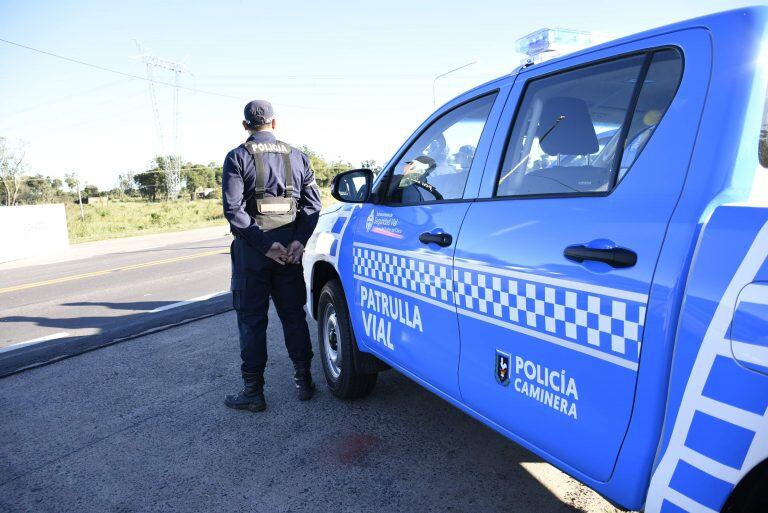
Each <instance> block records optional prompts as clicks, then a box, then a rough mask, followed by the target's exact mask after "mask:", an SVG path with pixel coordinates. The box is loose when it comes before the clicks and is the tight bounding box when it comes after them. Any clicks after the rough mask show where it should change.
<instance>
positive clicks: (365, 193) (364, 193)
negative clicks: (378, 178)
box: [331, 169, 373, 203]
mask: <svg viewBox="0 0 768 513" xmlns="http://www.w3.org/2000/svg"><path fill="white" fill-rule="evenodd" d="M372 183H373V171H371V170H370V169H353V170H352V171H345V172H343V173H339V174H338V175H336V176H334V177H333V180H332V181H331V196H333V197H334V198H336V199H337V200H339V201H343V202H344V203H365V202H366V201H368V198H369V196H370V195H371V184H372Z"/></svg>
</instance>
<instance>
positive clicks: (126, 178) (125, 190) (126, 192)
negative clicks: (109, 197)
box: [115, 173, 136, 201]
mask: <svg viewBox="0 0 768 513" xmlns="http://www.w3.org/2000/svg"><path fill="white" fill-rule="evenodd" d="M115 192H116V193H117V195H118V196H119V198H120V200H121V201H122V200H124V199H125V197H126V196H133V195H135V194H136V183H135V182H134V180H133V173H124V174H120V175H117V188H116V190H115Z"/></svg>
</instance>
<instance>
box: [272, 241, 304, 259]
mask: <svg viewBox="0 0 768 513" xmlns="http://www.w3.org/2000/svg"><path fill="white" fill-rule="evenodd" d="M303 253H304V245H303V244H302V243H301V242H299V241H297V240H295V241H293V242H291V243H290V244H289V245H288V247H287V248H286V247H285V246H283V245H282V244H280V243H279V242H273V243H272V246H270V248H269V250H268V251H267V253H266V255H267V257H268V258H271V259H272V260H274V261H275V262H277V263H278V264H280V265H285V264H298V263H299V262H301V256H302V254H303Z"/></svg>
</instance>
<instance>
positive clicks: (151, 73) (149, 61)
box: [134, 39, 189, 199]
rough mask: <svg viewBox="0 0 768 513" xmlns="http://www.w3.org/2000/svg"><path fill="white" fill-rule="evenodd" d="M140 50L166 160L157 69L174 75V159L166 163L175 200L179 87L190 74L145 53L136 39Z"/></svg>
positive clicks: (178, 163)
mask: <svg viewBox="0 0 768 513" xmlns="http://www.w3.org/2000/svg"><path fill="white" fill-rule="evenodd" d="M134 42H135V43H136V46H137V47H138V49H139V55H137V56H136V57H134V58H135V59H139V60H141V62H143V63H144V64H145V65H146V68H147V83H148V84H149V97H150V101H151V102H152V112H153V114H154V116H155V124H156V125H157V135H158V138H159V141H160V154H161V155H162V156H163V157H162V158H163V159H164V160H165V159H166V155H167V152H166V147H165V140H164V137H163V123H162V120H161V118H160V107H159V105H158V101H157V86H156V82H155V69H156V68H159V69H162V70H165V71H168V72H171V73H173V106H172V107H173V149H172V151H173V153H172V155H173V157H172V158H171V159H170V161H166V162H164V172H165V182H166V186H167V187H168V197H169V198H172V199H175V198H177V197H178V196H179V192H180V191H181V156H180V155H179V85H180V82H181V74H182V73H189V70H188V69H187V67H186V66H185V65H184V64H181V63H178V62H173V61H169V60H167V59H161V58H160V57H157V56H154V55H152V54H150V53H149V52H147V51H145V50H144V48H143V47H142V46H141V44H139V42H138V41H136V40H135V39H134Z"/></svg>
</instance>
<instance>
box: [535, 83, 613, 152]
mask: <svg viewBox="0 0 768 513" xmlns="http://www.w3.org/2000/svg"><path fill="white" fill-rule="evenodd" d="M561 116H564V117H563V119H562V120H561V121H560V122H558V121H557V120H558V119H559V118H560V117H561ZM547 132H549V133H547ZM536 135H537V136H538V137H539V145H540V146H541V149H542V150H544V151H545V152H546V153H547V154H548V155H588V154H592V153H597V151H598V150H599V149H600V146H599V144H598V143H597V135H595V127H594V125H593V124H592V118H591V117H590V115H589V108H588V107H587V102H585V101H584V100H582V99H581V98H569V97H558V98H550V99H549V100H547V102H546V103H545V104H544V109H543V110H542V113H541V120H540V121H539V129H538V132H537V133H536ZM542 138H543V139H542Z"/></svg>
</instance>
